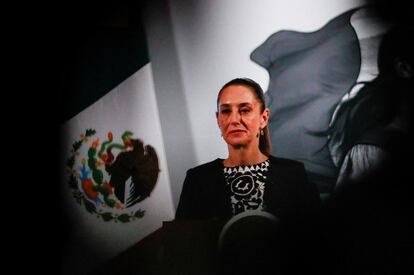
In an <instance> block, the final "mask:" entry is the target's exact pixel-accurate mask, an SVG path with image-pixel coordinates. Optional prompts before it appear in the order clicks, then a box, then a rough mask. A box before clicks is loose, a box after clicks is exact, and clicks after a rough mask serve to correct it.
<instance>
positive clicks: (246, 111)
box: [240, 109, 250, 114]
mask: <svg viewBox="0 0 414 275" xmlns="http://www.w3.org/2000/svg"><path fill="white" fill-rule="evenodd" d="M248 112H250V109H241V110H240V113H242V114H246V113H248Z"/></svg>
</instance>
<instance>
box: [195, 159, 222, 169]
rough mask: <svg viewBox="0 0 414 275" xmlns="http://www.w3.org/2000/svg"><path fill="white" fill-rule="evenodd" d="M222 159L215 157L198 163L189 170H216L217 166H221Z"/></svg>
mask: <svg viewBox="0 0 414 275" xmlns="http://www.w3.org/2000/svg"><path fill="white" fill-rule="evenodd" d="M222 161H223V160H222V159H219V158H217V159H215V160H212V161H209V162H206V163H203V164H200V165H197V166H195V167H193V168H191V169H189V170H188V172H203V171H211V170H215V169H217V168H220V166H221V165H222Z"/></svg>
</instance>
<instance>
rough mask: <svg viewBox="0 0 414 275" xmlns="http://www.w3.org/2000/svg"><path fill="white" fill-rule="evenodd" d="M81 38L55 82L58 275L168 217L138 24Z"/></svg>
mask: <svg viewBox="0 0 414 275" xmlns="http://www.w3.org/2000/svg"><path fill="white" fill-rule="evenodd" d="M137 16H138V15H134V16H133V17H131V16H130V17H127V18H129V19H131V18H132V19H134V20H132V21H129V22H127V23H126V22H123V21H116V20H115V21H113V22H114V23H112V24H109V25H107V24H106V23H107V22H108V21H105V24H100V25H99V28H95V29H94V31H92V32H91V33H89V34H88V36H87V38H85V39H84V40H82V43H81V44H80V45H79V47H78V49H77V52H76V54H74V60H71V62H70V66H68V67H67V68H66V70H67V73H66V75H65V79H64V81H63V82H62V83H63V86H62V90H63V93H62V99H63V100H62V102H63V104H62V109H61V110H60V111H61V125H60V131H61V148H60V150H61V154H60V158H61V159H60V161H61V162H60V168H61V169H62V170H61V173H60V175H61V177H60V178H61V181H60V185H61V186H60V197H61V198H62V199H61V203H62V209H63V210H64V213H66V216H67V219H68V222H66V223H65V224H66V226H68V227H69V228H67V229H66V230H64V231H63V232H64V234H66V235H67V236H64V237H63V239H65V240H67V241H66V242H65V245H64V248H63V265H62V271H63V274H80V273H81V272H85V271H91V270H94V269H96V267H97V266H98V265H100V264H101V263H104V262H105V261H106V260H108V259H110V258H112V257H114V256H116V255H118V254H119V253H121V252H122V251H125V250H126V249H127V248H128V247H131V246H132V245H134V244H136V243H137V242H139V241H140V240H141V239H143V238H144V237H146V236H148V235H149V234H150V233H152V232H154V231H155V230H156V229H158V228H160V227H161V226H162V222H163V221H169V220H172V219H173V218H174V210H173V209H174V208H173V202H172V197H171V191H170V183H169V175H168V169H167V162H166V157H165V150H164V143H163V138H162V137H163V136H162V129H161V125H160V118H159V111H158V105H157V99H156V94H155V90H154V82H153V74H152V68H151V60H150V58H149V55H148V50H147V45H146V38H145V31H144V28H143V25H142V23H141V22H140V20H139V19H140V18H138V19H137V18H136V17H137Z"/></svg>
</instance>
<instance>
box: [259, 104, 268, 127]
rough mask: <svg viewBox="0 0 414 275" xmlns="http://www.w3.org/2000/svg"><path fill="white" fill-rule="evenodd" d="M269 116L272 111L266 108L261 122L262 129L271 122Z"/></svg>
mask: <svg viewBox="0 0 414 275" xmlns="http://www.w3.org/2000/svg"><path fill="white" fill-rule="evenodd" d="M269 116H270V110H269V108H266V109H265V110H264V111H263V113H262V114H261V121H260V127H261V129H263V128H264V127H266V126H267V123H268V122H269Z"/></svg>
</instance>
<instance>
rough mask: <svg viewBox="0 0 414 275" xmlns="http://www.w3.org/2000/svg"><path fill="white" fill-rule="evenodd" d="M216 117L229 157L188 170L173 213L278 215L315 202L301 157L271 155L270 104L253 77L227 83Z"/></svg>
mask: <svg viewBox="0 0 414 275" xmlns="http://www.w3.org/2000/svg"><path fill="white" fill-rule="evenodd" d="M216 117H217V123H218V126H219V128H220V130H221V133H222V136H223V139H224V140H225V142H226V143H227V147H228V157H227V158H226V159H219V158H218V159H216V160H214V161H212V162H209V163H206V164H203V165H200V166H197V167H195V168H192V169H190V170H188V171H187V176H186V179H185V181H184V185H183V190H182V193H181V197H180V202H179V204H178V208H177V212H176V219H177V220H190V219H229V218H231V217H232V216H234V215H237V214H239V213H242V212H244V211H246V210H262V211H267V212H269V213H271V214H273V215H275V216H277V217H278V218H280V219H281V220H283V219H285V218H288V217H294V218H298V217H300V216H301V215H300V214H305V213H307V212H308V211H309V210H313V209H315V208H316V207H318V206H319V195H318V193H317V190H316V187H315V186H314V185H312V184H311V183H309V182H308V181H307V177H306V173H305V170H304V166H303V164H302V163H300V162H297V161H294V160H288V159H282V158H277V157H274V156H272V155H271V146H270V139H269V131H268V127H267V125H268V120H269V109H268V108H266V106H265V101H264V95H263V90H262V89H261V87H260V86H259V85H258V84H257V83H256V82H254V81H253V80H251V79H247V78H236V79H233V80H231V81H230V82H228V83H226V84H225V85H224V86H223V87H222V88H221V90H220V92H219V94H218V98H217V113H216Z"/></svg>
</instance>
